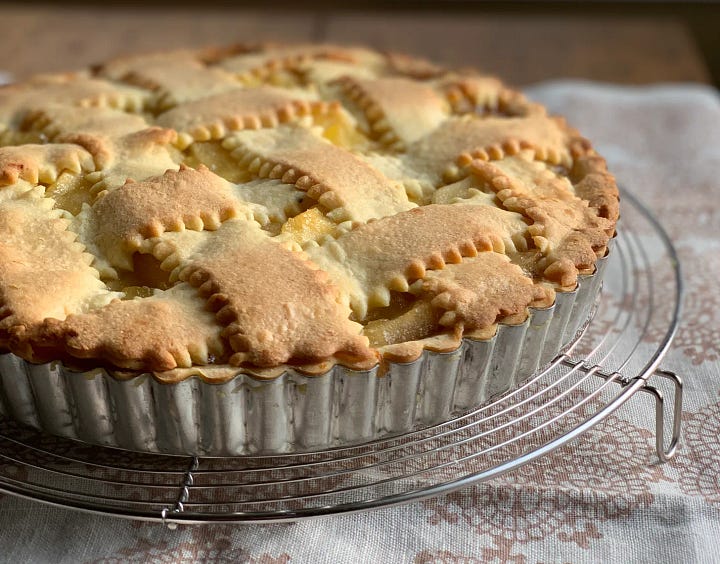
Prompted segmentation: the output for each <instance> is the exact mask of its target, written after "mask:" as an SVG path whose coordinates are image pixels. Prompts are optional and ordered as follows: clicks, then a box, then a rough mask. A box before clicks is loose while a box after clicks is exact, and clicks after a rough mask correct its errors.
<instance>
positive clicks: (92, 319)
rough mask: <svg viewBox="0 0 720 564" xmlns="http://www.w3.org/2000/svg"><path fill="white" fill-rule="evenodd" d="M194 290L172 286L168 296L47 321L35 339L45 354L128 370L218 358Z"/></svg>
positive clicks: (220, 347) (214, 333)
mask: <svg viewBox="0 0 720 564" xmlns="http://www.w3.org/2000/svg"><path fill="white" fill-rule="evenodd" d="M193 294H194V292H191V291H185V292H182V291H181V289H180V288H176V289H174V292H173V297H172V298H170V297H169V296H168V293H165V294H159V295H156V296H152V297H149V298H145V299H138V300H130V301H114V302H112V303H110V304H108V305H106V306H105V307H103V308H101V309H98V310H95V311H92V312H90V313H86V314H81V315H70V316H68V317H67V318H66V319H65V320H63V321H60V320H57V319H46V320H45V321H44V322H43V323H42V324H41V325H40V326H39V327H38V328H37V329H36V330H34V334H33V340H34V341H35V343H37V346H38V349H39V350H41V351H43V353H42V354H44V355H49V354H51V353H50V351H55V358H57V357H58V356H65V355H70V356H71V357H74V358H80V359H89V358H95V359H102V360H104V361H107V362H110V363H112V364H113V365H115V366H119V367H121V368H127V369H132V370H138V369H142V370H157V371H160V370H171V369H173V368H177V367H190V366H192V365H193V363H195V364H207V363H208V361H209V360H210V359H211V358H212V357H214V358H216V359H222V358H223V357H224V344H223V341H222V339H220V336H219V329H218V328H217V327H216V326H215V323H214V321H213V319H212V315H211V314H210V313H208V312H205V311H203V309H202V302H200V301H199V300H197V299H196V298H194V297H193ZM179 296H180V297H179ZM194 302H198V303H194ZM129 327H132V330H131V331H130V330H128V328H129ZM58 351H61V352H62V353H64V354H60V355H58V354H57V352H58Z"/></svg>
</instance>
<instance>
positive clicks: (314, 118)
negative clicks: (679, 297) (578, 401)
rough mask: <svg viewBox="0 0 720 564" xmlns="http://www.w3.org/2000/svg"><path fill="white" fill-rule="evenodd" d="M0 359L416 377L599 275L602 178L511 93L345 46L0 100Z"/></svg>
mask: <svg viewBox="0 0 720 564" xmlns="http://www.w3.org/2000/svg"><path fill="white" fill-rule="evenodd" d="M0 143H1V145H2V146H0V348H7V349H10V350H11V351H12V352H14V353H16V354H19V355H20V356H23V357H24V358H26V359H28V360H33V361H44V360H49V359H64V360H68V361H72V362H79V359H95V360H96V361H97V360H99V359H102V360H103V361H105V362H109V363H110V364H111V365H112V366H113V367H116V368H123V369H130V370H151V371H169V370H174V369H177V368H188V367H191V366H202V365H218V366H227V365H229V366H234V367H250V368H260V369H262V368H277V367H282V366H283V365H286V364H291V365H294V366H300V367H304V368H306V369H308V370H315V371H321V370H323V369H327V367H328V366H329V365H330V364H331V363H334V362H340V363H342V364H344V365H346V366H349V367H353V368H368V367H370V366H373V365H374V364H376V363H377V362H378V361H379V360H380V359H381V358H382V357H383V355H391V356H392V357H393V358H394V359H401V360H403V359H405V360H412V359H413V358H416V357H417V355H418V350H420V351H421V350H422V349H423V348H434V349H438V350H444V349H449V348H452V347H453V346H457V344H458V343H459V340H460V339H461V338H462V337H463V335H465V336H468V335H470V336H473V335H475V336H479V337H487V336H489V335H492V334H493V333H494V330H495V326H496V324H497V323H498V322H500V321H510V322H512V321H513V320H518V319H519V320H522V319H524V317H525V316H527V311H528V307H533V306H543V305H550V304H551V303H552V300H553V295H554V292H555V291H563V290H571V289H573V288H574V287H575V285H576V281H577V276H578V274H580V273H591V272H592V271H593V269H594V264H595V261H596V260H597V258H598V257H600V256H603V255H604V254H605V252H606V246H607V243H608V240H609V238H610V236H612V234H613V232H614V227H615V221H616V219H617V216H618V204H617V188H616V186H615V182H614V180H613V178H612V176H611V175H610V174H609V173H608V172H607V169H606V166H605V162H604V160H603V159H602V158H601V157H600V156H598V155H597V154H596V153H595V152H594V150H593V149H592V147H591V145H590V143H589V142H588V141H587V140H585V139H583V138H582V137H581V136H580V135H579V134H578V133H577V132H576V131H575V130H573V129H571V128H570V127H568V126H567V125H566V124H565V123H564V121H563V120H562V119H560V118H555V117H549V116H548V115H547V114H546V112H545V110H544V108H542V107H541V106H539V105H537V104H534V103H531V102H529V101H527V100H525V99H524V98H523V97H522V95H520V94H519V93H517V92H514V91H512V90H509V89H507V88H506V87H504V86H503V85H502V84H501V83H500V82H499V81H497V80H496V79H494V78H489V77H486V76H483V75H479V74H474V73H468V72H464V73H458V72H455V71H451V70H445V69H441V68H438V67H435V66H433V65H430V64H428V63H426V62H423V61H416V60H413V59H411V58H406V57H398V56H396V55H384V54H380V53H376V52H373V51H370V50H366V49H361V48H348V47H336V46H295V47H272V46H260V47H235V48H228V49H215V50H210V49H208V50H202V51H177V52H169V53H161V54H156V55H145V56H138V57H129V58H124V59H118V60H115V61H111V62H109V63H107V64H105V65H101V66H99V67H97V68H96V69H94V70H92V71H87V72H80V73H74V74H63V75H50V76H38V77H34V78H31V79H29V80H28V81H26V82H23V83H18V84H14V85H11V86H6V87H4V88H1V89H0Z"/></svg>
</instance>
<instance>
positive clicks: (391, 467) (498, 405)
mask: <svg viewBox="0 0 720 564" xmlns="http://www.w3.org/2000/svg"><path fill="white" fill-rule="evenodd" d="M622 198H623V200H622V201H623V207H622V219H621V225H620V228H619V235H618V236H617V237H616V240H615V244H614V248H613V251H612V253H611V256H610V259H609V262H608V271H607V273H606V275H605V282H604V287H603V295H602V299H601V300H600V302H599V306H598V309H597V311H596V313H595V316H594V318H593V319H592V321H591V322H590V323H589V324H588V325H587V327H586V328H585V329H584V331H583V333H582V334H581V335H580V336H579V338H578V339H577V340H576V341H575V342H574V344H573V345H572V347H570V349H569V350H568V351H566V352H565V353H564V354H562V355H560V356H558V357H557V358H556V359H555V360H554V361H553V362H552V363H551V364H550V365H549V366H547V367H545V368H544V369H543V370H542V371H540V372H539V373H537V374H535V375H534V376H533V377H532V378H531V379H530V380H529V381H527V382H526V383H525V384H523V385H522V386H520V387H519V388H516V389H514V390H512V391H510V392H508V393H506V394H504V395H503V396H501V397H499V398H497V399H495V400H493V401H492V402H491V403H489V404H486V405H483V406H481V407H480V408H478V409H476V410H473V411H471V412H468V413H465V414H463V415H461V416H459V417H456V418H455V419H452V420H451V421H448V422H446V423H443V424H440V425H436V426H433V427H430V428H426V429H420V430H417V431H415V432H411V433H407V434H404V435H401V436H397V437H392V438H389V439H384V440H380V441H375V442H372V443H366V444H363V445H359V446H354V447H348V448H337V449H330V450H325V451H321V452H314V453H309V454H287V455H272V456H261V455H255V456H241V457H223V458H220V457H217V458H210V457H191V456H174V455H161V454H141V453H133V452H129V451H123V450H119V449H113V448H104V447H97V446H92V445H87V444H83V443H79V442H76V441H71V440H68V439H62V438H57V437H52V436H49V435H46V434H43V433H40V432H38V431H35V430H33V429H30V428H29V427H25V426H23V425H21V424H19V423H16V422H14V421H12V420H10V419H8V418H6V417H3V416H2V415H0V491H4V492H7V493H11V494H15V495H18V496H22V497H26V498H31V499H34V500H37V501H40V502H45V503H48V504H53V505H58V506H64V507H69V508H73V509H77V510H82V511H89V512H94V513H103V514H111V515H116V516H122V517H128V518H134V519H142V520H154V521H162V522H164V523H166V524H167V525H168V526H169V527H171V528H174V527H176V526H177V524H178V523H208V522H274V521H291V520H296V519H300V518H306V517H317V516H323V515H330V514H337V513H344V512H353V511H361V510H367V509H371V508H374V507H381V506H388V505H395V504H400V503H405V502H409V501H413V500H417V499H421V498H424V497H429V496H432V495H438V494H441V493H444V492H448V491H451V490H453V489H456V488H461V487H465V486H468V485H470V484H474V483H477V482H481V481H485V480H489V479H491V478H493V477H495V476H498V475H500V474H502V473H504V472H508V471H511V470H514V469H516V468H518V467H519V466H521V465H523V464H526V463H527V462H529V461H531V460H534V459H536V458H538V457H541V456H543V455H545V454H547V453H549V452H550V451H552V450H554V449H556V448H558V447H560V446H561V445H564V444H566V443H568V442H569V441H571V440H573V439H575V438H577V437H578V436H579V435H580V434H582V433H584V432H585V431H587V430H588V429H589V428H590V427H592V426H594V425H596V424H597V423H599V422H600V421H601V420H603V419H604V418H605V417H607V416H608V415H609V414H610V413H612V412H613V411H615V410H616V409H618V408H619V407H620V406H621V405H623V404H624V403H625V402H626V401H627V400H629V399H630V398H631V397H632V396H634V395H635V394H636V393H637V392H640V393H641V394H646V395H648V396H651V398H652V399H653V401H654V403H655V448H656V450H657V455H658V457H659V458H660V460H661V461H667V460H669V459H670V458H672V457H673V456H674V454H675V451H676V449H677V447H678V442H679V438H680V424H681V409H682V381H681V380H680V378H679V377H678V376H676V375H675V374H673V373H671V372H668V371H666V370H662V369H661V368H660V362H661V360H662V358H663V356H664V355H665V353H666V352H667V350H668V348H669V346H670V343H671V341H672V338H673V336H674V334H675V332H676V330H677V326H678V320H679V315H680V309H681V296H682V280H681V275H680V267H679V263H678V260H677V255H676V252H675V249H674V248H673V245H672V242H671V241H670V239H669V238H668V236H667V234H666V233H665V231H664V230H663V228H662V226H661V225H660V224H659V223H658V221H657V220H656V219H655V218H654V217H653V216H652V214H651V213H650V212H649V211H648V210H647V209H646V208H645V207H644V206H643V205H642V204H641V203H640V202H639V201H638V200H637V199H636V198H635V197H634V196H633V195H632V194H630V193H628V192H627V191H624V192H623V194H622ZM668 392H669V393H670V394H671V396H672V400H671V401H668V400H666V395H667V393H668ZM633 401H638V400H637V399H634V400H633Z"/></svg>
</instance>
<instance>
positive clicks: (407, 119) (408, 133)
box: [337, 76, 448, 149]
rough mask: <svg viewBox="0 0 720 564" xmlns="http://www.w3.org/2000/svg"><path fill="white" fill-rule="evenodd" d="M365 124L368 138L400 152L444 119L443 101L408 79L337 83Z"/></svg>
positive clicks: (429, 88) (423, 86) (379, 79)
mask: <svg viewBox="0 0 720 564" xmlns="http://www.w3.org/2000/svg"><path fill="white" fill-rule="evenodd" d="M337 83H338V84H339V85H340V87H341V88H342V91H343V93H344V94H345V96H346V97H347V98H348V99H349V100H350V101H352V103H353V104H355V105H356V106H357V108H358V110H359V111H361V112H362V113H363V114H364V115H365V118H366V120H367V122H368V126H369V128H370V133H371V135H372V136H373V137H374V138H375V139H378V140H379V141H380V142H381V143H383V144H384V145H385V146H388V147H393V148H395V149H400V148H403V147H405V146H406V145H407V144H408V143H412V142H413V141H417V140H418V139H420V138H422V137H424V136H425V135H427V134H428V133H429V132H430V131H432V130H433V129H435V128H436V127H437V126H438V125H440V123H441V122H442V121H443V120H444V119H445V118H446V117H447V113H448V111H447V110H448V108H447V104H446V102H445V101H444V100H443V98H442V97H441V96H440V95H439V94H438V93H437V92H436V91H435V90H434V89H433V88H431V87H430V86H429V85H426V84H423V83H421V82H418V81H416V80H411V79H408V78H378V79H375V80H362V79H355V78H352V77H349V76H345V77H342V78H340V79H338V80H337Z"/></svg>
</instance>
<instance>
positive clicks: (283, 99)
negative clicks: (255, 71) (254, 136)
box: [157, 86, 340, 149]
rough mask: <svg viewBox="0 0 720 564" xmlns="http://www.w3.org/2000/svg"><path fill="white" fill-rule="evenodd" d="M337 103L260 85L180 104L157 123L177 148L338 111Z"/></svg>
mask: <svg viewBox="0 0 720 564" xmlns="http://www.w3.org/2000/svg"><path fill="white" fill-rule="evenodd" d="M339 108H340V106H339V104H338V103H337V102H335V103H328V102H324V101H322V100H317V99H316V98H315V97H314V95H313V94H312V93H310V92H306V91H302V90H284V89H280V88H273V87H270V86H263V87H260V88H253V89H246V90H233V91H230V92H225V93H223V94H216V95H214V96H208V97H207V98H202V99H200V100H195V101H193V102H188V103H186V104H180V105H179V106H177V107H175V108H173V109H172V110H169V111H167V112H165V113H163V114H160V116H158V118H157V124H158V125H161V126H163V127H170V128H172V129H175V130H177V131H178V132H179V135H178V146H179V147H180V148H181V149H184V148H186V147H187V146H188V145H190V144H191V143H192V142H194V141H208V140H210V139H222V138H224V137H225V136H226V135H227V134H228V133H229V132H232V131H240V130H242V129H260V128H264V127H276V126H277V125H278V124H280V123H286V122H288V121H292V120H294V119H297V118H300V117H303V116H308V115H326V114H329V113H332V112H336V111H339Z"/></svg>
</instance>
